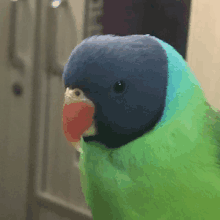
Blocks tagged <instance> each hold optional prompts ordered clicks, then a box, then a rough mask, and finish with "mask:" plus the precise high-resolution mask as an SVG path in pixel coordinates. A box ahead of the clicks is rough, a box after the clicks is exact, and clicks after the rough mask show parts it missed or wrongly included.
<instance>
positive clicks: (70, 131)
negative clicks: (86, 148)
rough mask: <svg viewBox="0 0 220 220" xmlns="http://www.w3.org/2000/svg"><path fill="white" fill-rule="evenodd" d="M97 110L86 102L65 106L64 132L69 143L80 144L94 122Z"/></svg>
mask: <svg viewBox="0 0 220 220" xmlns="http://www.w3.org/2000/svg"><path fill="white" fill-rule="evenodd" d="M94 112H95V108H94V107H93V106H91V105H89V104H87V103H84V102H76V103H71V104H69V105H68V104H65V105H64V107H63V130H64V134H65V136H66V138H67V140H68V141H70V142H78V141H80V138H81V136H82V134H83V133H84V132H85V131H86V130H87V129H89V127H90V126H91V125H92V122H93V115H94Z"/></svg>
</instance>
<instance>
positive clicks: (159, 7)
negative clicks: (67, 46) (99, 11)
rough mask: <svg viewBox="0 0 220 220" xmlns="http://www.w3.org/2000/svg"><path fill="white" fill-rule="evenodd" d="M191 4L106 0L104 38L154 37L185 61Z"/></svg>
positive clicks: (185, 0) (182, 0)
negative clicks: (126, 36) (166, 44)
mask: <svg viewBox="0 0 220 220" xmlns="http://www.w3.org/2000/svg"><path fill="white" fill-rule="evenodd" d="M190 5H191V0H121V1H119V0H104V7H103V10H104V13H103V16H102V18H101V23H102V25H103V34H115V35H120V36H124V35H131V34H150V35H153V36H155V37H158V38H160V39H162V40H164V41H165V42H167V43H169V44H170V45H172V46H173V47H174V48H175V49H176V50H177V51H178V52H179V53H180V54H181V55H182V56H183V57H184V58H185V56H186V45H187V36H188V26H189V25H188V24H189V15H190Z"/></svg>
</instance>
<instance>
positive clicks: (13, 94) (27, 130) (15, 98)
mask: <svg viewBox="0 0 220 220" xmlns="http://www.w3.org/2000/svg"><path fill="white" fill-rule="evenodd" d="M0 21H1V22H0V48H1V49H0V179H1V180H0V181H1V182H0V219H8V220H16V219H19V220H20V219H21V220H23V219H25V218H26V205H27V189H28V179H29V178H28V171H29V166H28V164H29V147H30V135H31V129H32V127H31V126H32V118H33V115H32V103H33V101H34V100H33V91H34V82H33V79H34V74H36V72H35V69H34V65H33V60H35V53H34V51H35V40H36V39H35V33H36V1H35V0H27V1H22V0H18V1H8V0H1V1H0Z"/></svg>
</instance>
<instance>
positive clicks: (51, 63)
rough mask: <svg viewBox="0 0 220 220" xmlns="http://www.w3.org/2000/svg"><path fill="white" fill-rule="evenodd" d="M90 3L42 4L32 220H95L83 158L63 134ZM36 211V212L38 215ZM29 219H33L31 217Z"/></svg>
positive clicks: (62, 2) (30, 200) (37, 62)
mask: <svg viewBox="0 0 220 220" xmlns="http://www.w3.org/2000/svg"><path fill="white" fill-rule="evenodd" d="M85 9H86V2H85V1H82V0H81V1H78V0H74V1H72V0H71V1H50V0H44V1H41V5H40V14H39V17H40V29H39V32H38V38H39V39H38V41H37V42H38V46H37V48H38V49H37V50H38V51H36V52H37V53H38V60H36V64H35V65H36V66H38V72H37V76H38V78H37V80H36V81H35V83H36V87H37V89H36V91H35V94H34V95H35V107H34V108H35V112H34V117H35V119H36V124H35V132H34V133H35V135H36V138H35V139H33V144H34V146H35V149H36V150H35V151H34V150H33V151H32V155H33V156H34V155H37V160H36V163H35V164H34V165H36V167H35V168H36V169H35V174H36V175H35V176H33V184H34V185H33V191H34V192H35V193H34V194H33V195H32V197H31V196H30V198H29V211H28V216H32V215H33V216H34V217H35V219H37V220H38V219H39V220H46V219H49V220H50V219H51V220H57V219H77V220H80V219H92V215H91V211H90V210H89V208H88V207H87V205H86V202H85V198H84V195H83V193H82V189H81V184H80V172H79V169H78V158H79V155H78V154H77V152H76V151H75V149H74V148H73V146H70V145H69V144H68V143H67V140H66V138H65V136H64V134H63V129H62V106H63V96H64V91H65V90H64V85H63V81H62V71H63V67H64V64H65V63H66V62H67V60H68V58H69V56H70V53H71V51H72V50H73V49H74V47H75V46H76V45H77V44H79V43H80V42H81V41H82V40H83V39H84V29H85V25H84V24H85V13H86V12H85ZM33 210H34V212H33ZM29 218H30V217H29Z"/></svg>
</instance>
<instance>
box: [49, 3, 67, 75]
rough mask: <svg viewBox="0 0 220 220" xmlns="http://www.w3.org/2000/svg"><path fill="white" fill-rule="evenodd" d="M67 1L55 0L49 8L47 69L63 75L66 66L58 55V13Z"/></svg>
mask: <svg viewBox="0 0 220 220" xmlns="http://www.w3.org/2000/svg"><path fill="white" fill-rule="evenodd" d="M66 3H67V2H66V1H62V0H56V1H55V0H53V1H52V3H51V5H50V7H49V9H48V19H47V71H48V72H50V73H52V74H55V75H59V76H62V72H63V68H64V66H63V65H62V64H60V63H59V62H58V60H57V55H56V36H57V23H58V22H57V20H58V16H57V14H58V10H59V8H61V7H62V6H64V5H65V4H66Z"/></svg>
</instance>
